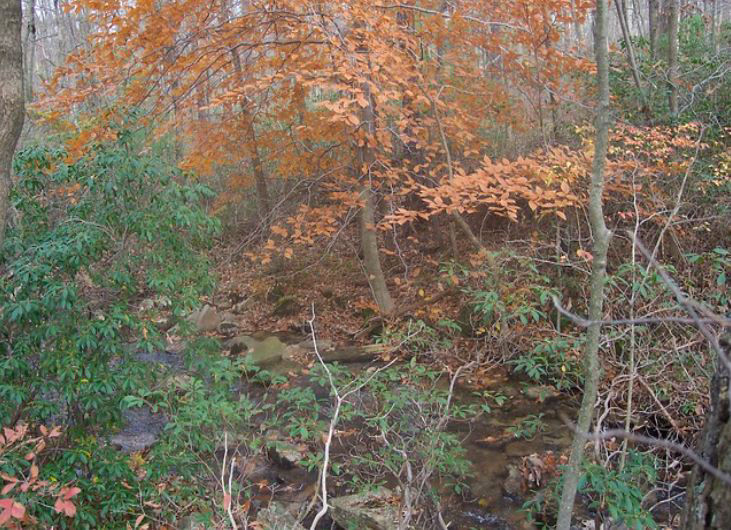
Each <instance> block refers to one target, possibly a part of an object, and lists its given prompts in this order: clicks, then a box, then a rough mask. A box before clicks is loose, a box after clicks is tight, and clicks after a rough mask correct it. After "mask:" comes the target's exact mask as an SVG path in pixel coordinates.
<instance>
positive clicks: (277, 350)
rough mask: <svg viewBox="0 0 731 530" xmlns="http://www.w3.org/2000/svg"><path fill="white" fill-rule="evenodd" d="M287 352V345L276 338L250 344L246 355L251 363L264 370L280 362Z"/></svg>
mask: <svg viewBox="0 0 731 530" xmlns="http://www.w3.org/2000/svg"><path fill="white" fill-rule="evenodd" d="M286 351H287V345H286V344H285V343H283V342H282V341H281V340H279V338H277V337H267V338H266V339H264V340H262V341H256V340H255V342H254V343H252V344H251V346H250V350H249V353H248V354H247V355H246V357H247V358H248V359H250V360H251V362H252V363H254V364H255V365H257V366H259V367H260V368H265V367H267V366H271V365H273V364H277V363H278V362H280V361H281V360H282V358H283V357H284V355H285V353H286Z"/></svg>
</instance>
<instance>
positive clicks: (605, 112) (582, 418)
mask: <svg viewBox="0 0 731 530" xmlns="http://www.w3.org/2000/svg"><path fill="white" fill-rule="evenodd" d="M596 5H597V7H596V19H595V24H594V53H595V55H596V63H597V85H598V88H599V101H598V106H597V110H596V120H595V123H596V140H595V147H594V161H593V165H592V173H591V189H590V192H589V193H590V194H589V220H590V222H591V227H592V231H593V235H594V245H593V249H592V254H593V256H594V259H593V260H592V267H591V296H590V301H589V319H590V320H592V321H594V322H596V323H594V324H592V325H591V326H589V328H588V330H587V333H586V349H585V354H584V355H585V359H584V363H585V366H584V371H585V376H584V381H585V382H584V396H583V399H582V401H581V408H580V410H579V418H578V421H577V433H576V434H575V435H574V441H573V443H572V445H571V456H570V457H569V464H568V467H567V469H566V472H565V473H564V484H563V491H562V494H561V502H560V505H559V512H558V523H557V526H556V527H557V528H558V529H559V530H569V528H570V526H571V516H572V514H573V510H574V499H575V498H576V489H577V486H578V482H579V475H580V472H581V461H582V458H583V456H584V446H585V445H586V439H585V437H584V435H585V433H586V432H588V430H589V426H590V424H591V419H592V416H593V413H594V402H595V401H596V396H597V387H598V386H599V379H600V377H601V366H600V364H599V339H600V335H601V324H599V323H598V321H600V320H601V318H602V305H603V301H604V282H605V279H606V272H607V250H608V248H609V236H610V233H609V230H607V227H606V225H605V224H604V212H603V207H602V193H603V191H604V168H605V164H606V156H607V147H608V143H609V119H610V115H609V51H608V42H607V26H608V13H607V10H608V7H607V0H597V3H596Z"/></svg>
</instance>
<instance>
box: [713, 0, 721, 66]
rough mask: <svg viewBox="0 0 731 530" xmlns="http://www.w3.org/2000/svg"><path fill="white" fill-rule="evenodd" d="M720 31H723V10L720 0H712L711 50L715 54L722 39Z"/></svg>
mask: <svg viewBox="0 0 731 530" xmlns="http://www.w3.org/2000/svg"><path fill="white" fill-rule="evenodd" d="M720 33H721V11H720V7H719V0H712V1H711V51H712V53H713V55H717V54H718V52H719V50H720V47H721V43H720V42H719V41H720V38H719V37H720Z"/></svg>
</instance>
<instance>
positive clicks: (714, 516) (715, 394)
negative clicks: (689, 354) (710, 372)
mask: <svg viewBox="0 0 731 530" xmlns="http://www.w3.org/2000/svg"><path fill="white" fill-rule="evenodd" d="M720 344H721V347H722V348H723V349H724V351H725V352H726V356H728V355H731V335H727V336H726V337H724V338H722V339H721V341H720ZM716 367H717V368H716V373H715V374H714V376H713V379H712V381H711V405H710V407H709V409H708V413H707V415H706V421H705V425H704V426H703V433H702V435H701V438H700V441H699V444H698V448H697V452H698V454H699V455H700V456H701V457H702V458H703V459H704V460H705V461H706V462H708V463H709V464H711V465H712V466H715V467H717V468H718V469H720V470H721V471H724V472H726V473H731V403H730V402H729V392H728V388H729V373H728V371H727V370H726V367H725V365H724V363H723V362H722V361H721V359H717V360H716ZM687 492H688V493H687V499H686V504H685V513H684V514H683V526H682V528H684V529H685V530H722V529H727V528H731V487H729V486H728V485H727V484H724V483H723V482H722V481H720V480H719V479H718V478H716V477H713V476H711V475H709V474H708V473H706V472H705V471H703V470H702V469H701V468H700V466H698V465H696V466H694V467H693V471H692V473H691V478H690V481H689V482H688V487H687Z"/></svg>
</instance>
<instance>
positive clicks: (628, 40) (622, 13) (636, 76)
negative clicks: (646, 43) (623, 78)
mask: <svg viewBox="0 0 731 530" xmlns="http://www.w3.org/2000/svg"><path fill="white" fill-rule="evenodd" d="M614 5H615V6H616V7H617V18H618V19H619V26H620V28H621V29H622V38H623V39H624V45H625V49H626V50H627V60H628V61H629V66H630V69H631V70H632V79H633V80H634V82H635V87H636V88H637V92H638V98H639V100H640V108H641V110H642V112H644V113H645V114H647V113H649V106H648V105H647V99H646V98H645V92H644V91H643V90H642V82H641V81H640V69H639V68H638V67H637V60H636V58H635V47H634V45H633V44H632V36H631V35H630V29H629V22H628V21H627V5H626V4H625V2H624V0H614Z"/></svg>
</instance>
